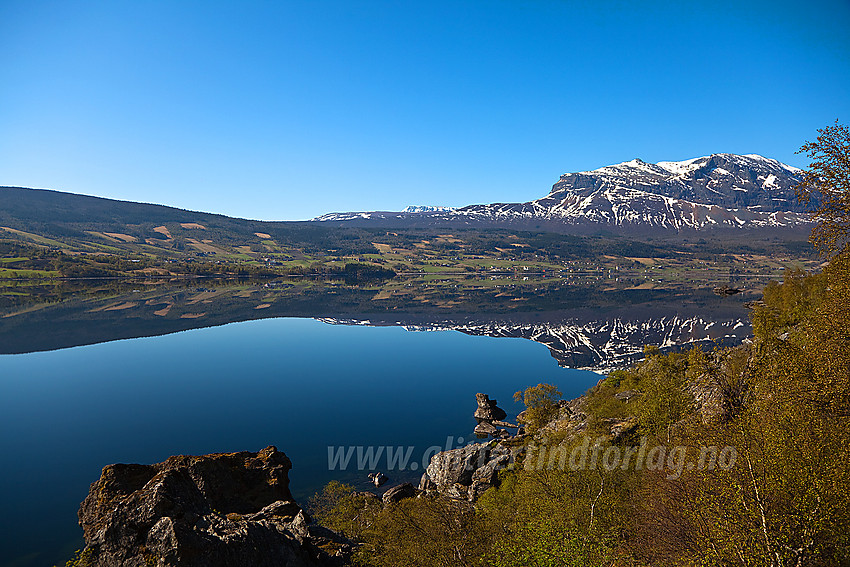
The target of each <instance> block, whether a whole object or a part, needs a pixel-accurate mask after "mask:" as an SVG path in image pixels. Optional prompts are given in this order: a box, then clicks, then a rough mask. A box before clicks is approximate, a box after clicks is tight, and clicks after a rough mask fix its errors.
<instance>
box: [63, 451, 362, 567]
mask: <svg viewBox="0 0 850 567" xmlns="http://www.w3.org/2000/svg"><path fill="white" fill-rule="evenodd" d="M291 468H292V464H291V462H290V461H289V458H287V456H286V455H285V454H283V453H281V452H279V451H278V450H277V449H276V448H275V447H271V446H270V447H266V448H265V449H263V450H262V451H260V452H258V453H252V452H248V451H243V452H240V453H219V454H212V455H204V456H182V455H181V456H176V457H171V458H169V459H168V460H166V461H165V462H162V463H158V464H155V465H135V464H131V465H124V464H116V465H109V466H107V467H105V468H104V469H103V472H102V474H101V477H100V479H99V480H98V481H97V482H95V483H93V484H92V485H91V488H90V489H89V494H88V496H86V499H85V500H84V501H83V503H82V505H81V506H80V511H79V518H80V525H81V526H82V527H83V534H84V537H85V540H86V551H85V553H86V554H87V555H88V557H89V558H90V559H89V562H88V563H87V564H88V565H92V566H96V567H112V566H116V567H117V566H129V567H134V566H140V567H141V566H146V565H151V564H156V565H162V566H165V565H178V564H179V565H181V566H188V567H218V566H228V567H231V566H235V567H239V566H243V565H244V566H258V567H265V566H268V567H272V566H285V567H308V566H309V567H313V566H330V565H345V564H346V556H347V555H348V554H350V551H351V545H350V542H348V541H347V540H345V538H343V537H342V536H340V535H338V534H335V533H334V532H331V531H330V530H327V529H324V528H321V527H320V526H314V525H311V524H310V518H309V517H308V516H307V515H306V514H305V513H304V511H303V510H302V509H301V508H300V507H299V506H298V504H296V503H295V501H294V500H293V499H292V495H291V494H290V492H289V470H290V469H291ZM320 546H321V547H320ZM332 554H333V555H334V556H333V557H332Z"/></svg>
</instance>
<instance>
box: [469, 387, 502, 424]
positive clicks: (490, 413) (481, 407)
mask: <svg viewBox="0 0 850 567" xmlns="http://www.w3.org/2000/svg"><path fill="white" fill-rule="evenodd" d="M475 401H476V402H477V403H478V408H477V409H476V410H475V413H474V414H473V416H474V417H475V419H477V420H478V423H482V422H489V423H492V422H494V421H501V420H503V419H505V418H506V417H508V414H507V413H505V410H503V409H502V408H500V407H499V406H498V405H496V400H491V399H490V396H488V395H487V394H475Z"/></svg>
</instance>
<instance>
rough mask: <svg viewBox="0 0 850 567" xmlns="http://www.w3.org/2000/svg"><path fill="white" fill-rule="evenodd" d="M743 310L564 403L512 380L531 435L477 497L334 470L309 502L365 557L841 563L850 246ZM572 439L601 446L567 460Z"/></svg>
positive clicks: (551, 562)
mask: <svg viewBox="0 0 850 567" xmlns="http://www.w3.org/2000/svg"><path fill="white" fill-rule="evenodd" d="M751 318H752V321H753V326H754V337H753V339H752V342H751V343H750V344H746V345H742V346H739V347H735V348H726V349H722V348H716V349H714V350H713V351H710V352H704V351H702V350H699V349H693V350H691V351H688V352H683V353H674V354H667V355H663V354H660V353H659V352H658V351H657V350H653V349H648V351H647V355H648V356H647V358H646V360H645V361H643V362H641V363H639V364H638V365H636V366H635V367H633V368H631V369H629V370H625V371H617V372H612V373H611V374H609V375H608V377H607V378H605V379H603V380H602V381H600V383H599V384H598V385H596V386H595V387H594V388H592V389H591V390H590V391H589V392H588V394H587V396H586V397H585V398H584V399H583V400H582V401H581V402H580V405H579V406H575V405H573V406H572V409H571V410H567V409H565V408H564V407H563V405H561V404H559V403H558V399H557V398H558V392H557V391H556V390H555V389H554V388H553V387H550V386H548V385H538V386H535V387H531V388H529V389H527V390H526V391H525V392H523V393H521V394H520V396H521V398H523V399H524V401H525V402H526V404H527V405H528V407H529V410H528V411H527V412H526V413H525V416H524V419H525V421H526V422H527V424H528V428H529V430H530V431H531V432H532V436H531V437H530V438H527V439H526V440H525V441H524V448H523V450H522V452H521V453H520V456H519V457H518V460H517V462H516V464H515V466H514V467H513V468H512V469H511V470H506V471H503V472H502V473H500V485H499V486H498V487H497V488H492V489H490V490H489V491H488V492H486V493H485V494H484V495H483V496H482V497H481V498H480V499H479V501H478V502H477V503H476V504H475V505H472V504H469V503H467V502H465V501H457V500H452V499H450V498H447V497H444V496H440V495H436V494H434V493H430V494H428V495H422V496H420V497H419V498H411V499H407V500H402V501H401V502H399V503H397V504H393V505H390V506H387V507H384V506H381V505H380V504H378V503H376V501H375V500H374V499H371V498H367V497H365V496H363V495H362V494H358V493H356V492H354V491H353V489H351V487H347V486H345V485H340V484H338V483H334V484H332V485H330V486H329V487H327V488H326V489H325V491H324V492H323V493H322V494H320V495H317V497H316V498H315V499H314V501H313V503H314V507H315V515H316V516H317V518H318V519H319V520H320V521H322V522H324V523H325V524H326V525H328V526H329V527H331V528H335V529H338V530H341V531H343V532H344V533H345V534H346V535H348V536H349V537H351V538H352V539H354V540H356V541H358V542H360V543H361V544H362V545H361V547H360V548H359V551H358V552H357V554H356V557H355V562H356V563H357V564H359V565H374V566H391V565H392V566H395V565H409V566H418V565H422V566H425V565H428V566H432V565H446V566H449V565H452V566H455V565H469V566H471V565H492V566H496V567H527V566H529V565H532V566H538V565H539V566H556V565H557V566H563V565H566V566H576V567H578V566H582V567H585V566H600V567H601V566H603V565H604V566H609V565H629V566H638V565H645V566H655V565H658V566H665V567H668V566H697V565H699V566H705V565H717V566H721V565H724V566H725V565H741V566H749V565H771V566H776V567H779V566H835V565H850V466H848V463H850V448H848V443H847V441H848V439H850V253H847V252H845V253H843V254H841V255H839V256H837V257H834V258H833V259H832V262H831V263H830V264H829V266H828V267H827V268H826V269H825V270H824V271H823V272H822V273H820V274H816V275H812V274H805V273H802V272H790V273H788V274H787V277H786V279H785V281H784V283H782V284H777V283H774V284H771V285H769V286H768V287H767V288H766V289H765V292H764V299H763V301H762V302H760V303H758V304H757V305H755V306H754V307H753V311H752V315H751ZM576 407H578V408H580V410H576ZM576 412H578V413H580V414H582V415H583V416H584V417H583V418H582V419H581V423H580V426H578V427H577V423H576V419H578V418H576V415H577V413H576ZM577 429H578V431H577ZM588 447H589V448H590V449H588ZM639 447H643V448H644V453H643V454H642V455H641V453H639V452H635V451H636V449H637V448H639ZM582 450H584V452H585V454H586V453H587V451H588V450H590V451H591V452H594V451H595V454H596V455H597V457H598V461H595V462H594V463H593V466H591V465H590V464H589V462H584V463H580V466H573V465H576V464H577V463H576V462H574V460H573V456H574V455H577V454H580V453H581V452H582ZM637 450H638V451H639V449H637ZM630 451H631V455H632V457H633V458H630V459H631V461H630V462H628V463H626V460H627V459H625V456H626V455H628V454H630V453H629V452H630ZM541 455H542V456H541ZM612 455H613V456H614V457H617V458H616V459H615V458H613V457H611V456H612ZM639 456H640V459H638V457H639ZM609 457H611V458H609ZM653 459H654V461H653ZM638 462H640V465H639V464H638ZM541 465H542V466H541Z"/></svg>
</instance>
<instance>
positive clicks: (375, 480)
mask: <svg viewBox="0 0 850 567" xmlns="http://www.w3.org/2000/svg"><path fill="white" fill-rule="evenodd" d="M367 476H368V477H369V480H371V481H372V484H374V485H375V486H376V487H377V486H383V485H384V483H386V482H387V481H388V480H389V477H387V475H385V474H384V473H382V472H374V473H369V474H368V475H367Z"/></svg>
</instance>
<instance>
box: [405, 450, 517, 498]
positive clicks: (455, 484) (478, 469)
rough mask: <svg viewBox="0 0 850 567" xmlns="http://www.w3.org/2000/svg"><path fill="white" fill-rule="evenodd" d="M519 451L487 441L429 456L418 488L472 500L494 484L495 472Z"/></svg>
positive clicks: (506, 464) (511, 460) (507, 464)
mask: <svg viewBox="0 0 850 567" xmlns="http://www.w3.org/2000/svg"><path fill="white" fill-rule="evenodd" d="M520 450H521V449H514V448H511V447H505V446H503V445H501V444H499V443H497V442H495V441H490V442H488V443H473V444H470V445H467V446H465V447H460V448H458V449H453V450H451V451H443V452H442V453H438V454H436V455H434V456H433V457H431V462H430V464H429V465H428V468H427V469H426V471H425V474H424V475H423V477H422V480H421V481H420V483H419V486H420V487H422V488H424V489H426V490H436V491H437V492H440V493H441V494H444V495H446V496H449V497H451V498H457V499H462V500H475V499H476V498H478V496H480V495H481V494H482V493H483V492H484V491H485V490H487V489H488V488H490V487H491V486H495V485H496V483H497V481H498V475H497V473H498V471H500V470H502V469H503V468H505V467H507V466H509V465H510V464H511V463H513V462H514V459H515V458H516V454H517V452H518V451H520Z"/></svg>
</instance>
